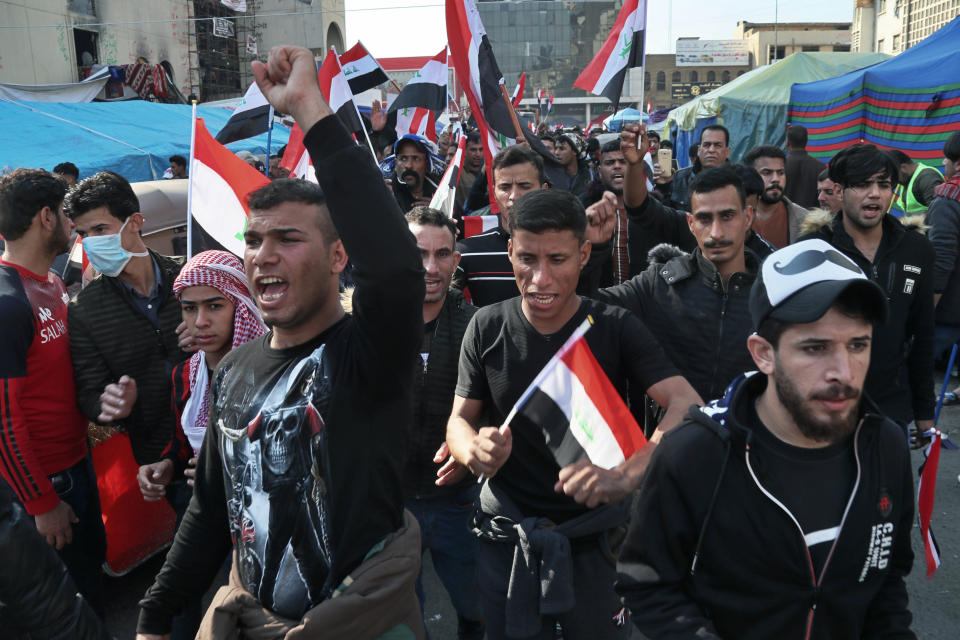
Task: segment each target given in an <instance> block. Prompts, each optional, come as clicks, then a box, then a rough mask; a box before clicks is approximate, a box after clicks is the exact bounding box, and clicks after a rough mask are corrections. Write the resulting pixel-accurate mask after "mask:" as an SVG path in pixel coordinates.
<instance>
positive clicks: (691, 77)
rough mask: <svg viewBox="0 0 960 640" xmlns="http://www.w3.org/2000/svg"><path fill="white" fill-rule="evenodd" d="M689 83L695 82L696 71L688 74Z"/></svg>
mask: <svg viewBox="0 0 960 640" xmlns="http://www.w3.org/2000/svg"><path fill="white" fill-rule="evenodd" d="M690 82H697V72H696V71H691V72H690Z"/></svg>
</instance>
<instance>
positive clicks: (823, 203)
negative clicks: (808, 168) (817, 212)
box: [817, 169, 843, 213]
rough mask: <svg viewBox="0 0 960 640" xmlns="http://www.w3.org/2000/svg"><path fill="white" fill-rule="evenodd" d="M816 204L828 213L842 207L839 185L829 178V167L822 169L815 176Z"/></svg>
mask: <svg viewBox="0 0 960 640" xmlns="http://www.w3.org/2000/svg"><path fill="white" fill-rule="evenodd" d="M817 204H818V205H820V208H821V209H823V210H824V211H829V212H830V213H837V212H839V211H840V209H842V208H843V198H842V197H841V196H840V187H838V186H837V185H836V184H834V183H833V180H831V179H830V169H824V170H823V171H821V172H820V174H819V175H818V176H817Z"/></svg>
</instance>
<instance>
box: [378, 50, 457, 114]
mask: <svg viewBox="0 0 960 640" xmlns="http://www.w3.org/2000/svg"><path fill="white" fill-rule="evenodd" d="M447 75H448V72H447V48H446V47H444V48H443V51H441V52H440V53H438V54H437V55H435V56H433V57H432V58H430V59H429V60H428V61H427V64H425V65H423V67H421V69H420V70H419V71H417V73H416V74H415V75H414V76H413V77H412V78H410V80H408V81H407V84H406V86H404V87H403V91H401V92H400V95H398V96H397V99H396V100H394V101H393V103H392V104H391V105H390V111H396V110H398V109H403V108H404V107H423V108H425V109H430V110H432V111H435V112H437V113H440V112H441V111H443V110H444V108H446V106H447Z"/></svg>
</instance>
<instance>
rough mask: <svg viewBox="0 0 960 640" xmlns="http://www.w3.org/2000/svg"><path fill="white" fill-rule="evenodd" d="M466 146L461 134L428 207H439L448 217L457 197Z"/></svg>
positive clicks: (451, 213) (450, 215) (464, 138)
mask: <svg viewBox="0 0 960 640" xmlns="http://www.w3.org/2000/svg"><path fill="white" fill-rule="evenodd" d="M466 146H467V138H466V137H465V136H461V137H460V140H459V141H458V142H457V152H456V153H455V154H454V155H453V160H451V161H450V165H449V166H448V167H447V170H446V171H444V172H443V177H442V178H441V179H440V186H439V187H437V192H436V193H434V194H433V199H432V200H430V207H431V208H433V209H439V210H440V211H443V212H444V213H445V214H447V217H448V218H452V217H453V205H454V203H455V202H456V199H457V184H458V183H459V182H460V166H461V164H462V163H463V151H464V149H465V148H466Z"/></svg>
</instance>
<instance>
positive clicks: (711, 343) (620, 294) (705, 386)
mask: <svg viewBox="0 0 960 640" xmlns="http://www.w3.org/2000/svg"><path fill="white" fill-rule="evenodd" d="M745 253H746V258H747V272H746V273H735V274H733V275H732V276H730V280H729V282H728V283H727V286H726V288H724V286H723V279H722V278H721V277H720V273H719V272H718V271H717V268H716V266H714V264H713V263H712V262H710V261H709V260H707V259H706V258H704V257H703V254H702V253H701V252H700V249H699V248H697V249H695V250H694V251H693V253H692V254H681V255H678V256H677V257H675V258H672V259H670V260H668V261H666V262H665V263H663V264H656V263H655V264H651V265H650V267H648V268H647V270H646V271H644V272H643V273H641V274H640V275H638V276H636V277H634V278H631V279H630V280H628V281H627V282H624V283H623V284H621V285H618V286H615V287H609V288H607V289H601V290H600V291H598V292H597V294H596V296H595V297H596V298H597V299H598V300H602V301H603V302H606V303H607V304H614V305H617V306H620V307H623V308H625V309H629V310H630V311H632V312H633V313H635V314H636V315H637V317H639V318H640V319H641V320H642V321H643V324H645V325H646V326H647V328H648V329H650V332H651V333H653V335H654V337H655V338H656V339H657V342H659V343H660V346H661V347H663V350H664V352H666V354H667V356H668V357H669V358H670V361H671V362H673V364H674V365H675V366H676V367H677V368H678V369H680V373H682V374H683V377H684V378H686V379H687V381H688V382H689V383H690V385H691V386H692V387H693V388H694V389H695V390H696V391H697V393H698V394H700V397H701V398H703V399H704V400H710V399H712V398H719V397H720V396H721V395H722V394H723V390H724V389H726V387H727V385H729V384H730V382H731V381H732V380H733V379H734V378H736V377H737V376H738V375H740V374H741V373H743V372H744V371H750V370H752V369H753V368H754V367H755V365H754V363H753V359H752V358H751V357H750V352H749V351H747V337H748V336H749V335H750V333H751V331H752V327H753V322H752V321H751V320H750V310H749V309H748V308H747V301H748V300H749V298H750V287H751V286H752V285H753V281H754V279H756V276H757V269H759V267H760V265H759V261H758V260H757V258H756V256H754V255H753V253H752V252H751V251H746V252H745Z"/></svg>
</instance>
